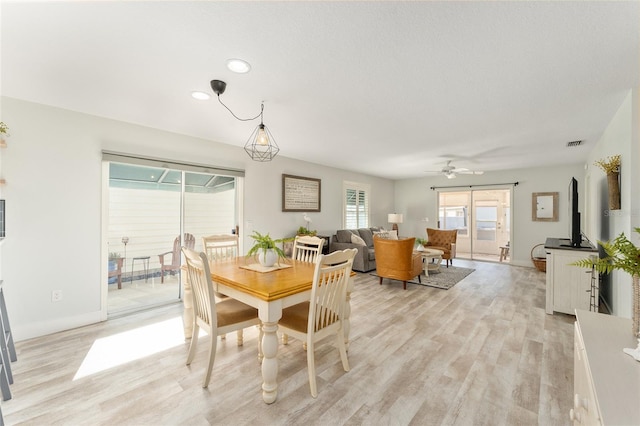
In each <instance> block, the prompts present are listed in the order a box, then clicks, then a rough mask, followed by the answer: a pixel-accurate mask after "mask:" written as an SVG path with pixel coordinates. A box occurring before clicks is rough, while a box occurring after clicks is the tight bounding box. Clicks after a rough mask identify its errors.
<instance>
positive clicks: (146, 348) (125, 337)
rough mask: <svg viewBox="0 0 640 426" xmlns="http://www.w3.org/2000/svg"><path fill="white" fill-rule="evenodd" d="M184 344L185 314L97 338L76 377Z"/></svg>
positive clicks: (75, 378)
mask: <svg viewBox="0 0 640 426" xmlns="http://www.w3.org/2000/svg"><path fill="white" fill-rule="evenodd" d="M178 345H184V327H183V325H182V317H175V318H172V319H169V320H166V321H162V322H158V323H155V324H151V325H147V326H144V327H138V328H136V329H133V330H129V331H125V332H122V333H118V334H114V335H113V336H109V337H103V338H100V339H97V340H96V341H95V342H93V345H92V346H91V349H89V352H88V353H87V356H86V357H85V358H84V361H82V365H80V368H79V369H78V371H77V372H76V375H75V376H74V378H73V380H77V379H80V378H82V377H87V376H90V375H92V374H95V373H99V372H101V371H104V370H108V369H109V368H113V367H117V366H119V365H123V364H126V363H128V362H131V361H135V360H137V359H140V358H144V357H147V356H149V355H153V354H156V353H158V352H161V351H164V350H167V349H170V348H173V347H175V346H178Z"/></svg>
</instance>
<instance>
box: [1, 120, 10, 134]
mask: <svg viewBox="0 0 640 426" xmlns="http://www.w3.org/2000/svg"><path fill="white" fill-rule="evenodd" d="M0 133H2V134H3V135H9V126H7V125H6V124H4V121H0Z"/></svg>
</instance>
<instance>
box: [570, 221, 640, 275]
mask: <svg viewBox="0 0 640 426" xmlns="http://www.w3.org/2000/svg"><path fill="white" fill-rule="evenodd" d="M634 230H635V232H637V233H639V234H640V228H635V229H634ZM598 244H599V245H600V246H602V248H603V249H604V252H605V253H606V254H607V256H606V257H603V258H597V259H582V260H579V261H577V262H574V263H572V265H576V266H582V267H586V268H591V267H594V268H595V269H596V271H598V272H599V273H601V274H609V273H611V271H613V270H614V269H617V270H620V271H625V272H626V273H628V274H629V275H631V276H632V277H633V276H640V248H638V247H636V246H635V245H634V244H633V243H632V242H631V241H629V239H628V238H627V237H626V235H624V232H623V233H621V234H620V235H618V236H617V237H616V238H615V239H614V240H613V241H607V242H602V241H598Z"/></svg>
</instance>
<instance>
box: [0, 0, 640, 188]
mask: <svg viewBox="0 0 640 426" xmlns="http://www.w3.org/2000/svg"><path fill="white" fill-rule="evenodd" d="M0 7H1V11H0V12H1V24H2V28H1V37H2V39H1V43H2V68H1V73H2V74H1V83H2V85H1V86H0V87H1V89H2V95H4V96H9V97H14V98H19V99H25V100H28V101H33V102H38V103H42V104H47V105H53V106H57V107H61V108H66V109H70V110H74V111H81V112H84V113H88V114H93V115H98V116H103V117H109V118H113V119H117V120H122V121H127V122H132V123H137V124H141V125H145V126H150V127H154V128H159V129H164V130H168V131H173V132H178V133H183V134H187V135H193V136H197V137H201V138H204V139H207V140H212V141H218V142H223V143H227V144H232V145H237V146H242V145H243V144H244V142H245V141H246V139H247V138H248V136H249V134H250V133H251V131H252V129H253V127H254V125H255V124H257V123H254V124H251V123H243V122H239V121H236V120H235V119H233V117H231V115H230V114H229V113H228V112H227V111H226V110H225V109H224V108H223V107H222V106H221V105H220V104H218V103H217V101H216V100H215V98H213V99H211V100H209V101H196V100H194V99H192V98H191V97H190V93H191V91H193V90H202V91H208V92H210V93H211V89H210V87H209V81H210V80H212V79H221V80H224V81H226V82H227V83H228V86H227V90H226V92H225V93H224V94H223V95H222V99H223V100H224V102H225V103H226V104H227V105H229V106H230V107H231V108H232V109H233V111H234V112H235V113H236V114H238V115H241V116H253V115H256V114H257V113H258V112H259V108H260V102H261V101H263V100H264V101H265V114H264V121H265V124H267V126H268V127H269V128H270V129H271V131H272V133H273V134H274V136H275V138H276V141H277V143H278V145H279V146H280V148H281V151H280V155H283V156H287V157H291V158H297V159H300V160H306V161H311V162H315V163H320V164H325V165H329V166H334V167H339V168H344V169H350V170H354V171H359V172H363V173H367V174H371V175H377V176H382V177H388V178H394V179H399V178H407V177H420V176H426V174H425V170H438V169H440V168H442V167H443V166H444V165H445V163H446V161H447V160H453V163H452V164H453V165H455V166H457V167H467V168H471V169H476V170H487V171H488V170H501V169H514V168H521V167H537V166H540V165H557V164H564V163H579V162H582V161H584V160H585V159H586V156H587V154H588V152H589V151H590V150H591V149H592V148H593V146H594V143H595V142H596V141H597V139H598V137H599V136H600V135H601V134H602V132H603V130H604V129H605V127H606V125H607V124H608V123H609V121H610V120H611V118H612V116H613V114H614V113H615V112H616V110H617V108H618V107H619V106H620V104H621V102H622V100H623V99H624V96H625V95H626V94H627V93H628V90H629V89H630V88H631V87H636V86H638V80H639V48H640V46H639V42H638V41H639V38H640V37H639V28H640V3H638V2H633V1H632V2H615V1H605V2H589V1H578V2H565V1H561V2H560V1H559V2H538V1H535V2H526V1H518V2H384V1H382V2H208V1H198V2H184V1H181V2H169V1H163V2H152V1H140V2H126V1H123V2H80V1H72V2H7V1H3V2H2V3H1V4H0ZM235 57H238V58H242V59H245V60H247V61H248V62H250V63H251V65H252V70H251V72H249V73H248V74H243V75H238V74H233V73H232V72H230V71H229V70H227V69H226V66H225V61H226V59H228V58H235ZM573 140H583V141H584V144H583V145H582V146H581V147H578V148H572V149H569V148H566V147H565V145H566V142H568V141H573Z"/></svg>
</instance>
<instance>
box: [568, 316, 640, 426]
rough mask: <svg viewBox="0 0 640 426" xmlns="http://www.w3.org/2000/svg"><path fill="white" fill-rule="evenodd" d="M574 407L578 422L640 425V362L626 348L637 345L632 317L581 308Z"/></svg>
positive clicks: (575, 425) (573, 414) (576, 326)
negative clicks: (625, 350)
mask: <svg viewBox="0 0 640 426" xmlns="http://www.w3.org/2000/svg"><path fill="white" fill-rule="evenodd" d="M575 314H576V325H575V339H574V373H573V394H574V398H573V408H572V409H571V410H570V412H569V418H570V419H571V420H572V421H573V424H574V426H577V425H640V362H638V361H636V360H635V359H633V358H632V357H630V356H629V355H627V354H625V353H624V352H623V351H622V349H623V348H625V347H626V348H634V347H635V346H636V344H637V342H636V341H635V339H634V338H633V333H632V332H631V320H630V319H627V318H620V317H614V316H610V315H603V314H597V313H595V312H586V311H581V310H577V311H576V312H575Z"/></svg>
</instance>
